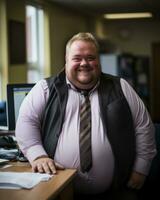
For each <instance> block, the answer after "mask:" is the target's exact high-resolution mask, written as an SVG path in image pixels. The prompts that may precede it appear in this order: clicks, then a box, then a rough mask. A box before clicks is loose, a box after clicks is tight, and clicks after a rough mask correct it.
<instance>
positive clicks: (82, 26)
mask: <svg viewBox="0 0 160 200" xmlns="http://www.w3.org/2000/svg"><path fill="white" fill-rule="evenodd" d="M50 14H51V15H50V25H51V26H50V27H51V29H50V42H51V73H52V74H55V73H57V72H58V71H59V70H60V69H62V68H63V67H64V63H65V62H64V59H65V44H66V41H67V40H68V39H69V38H70V37H71V36H72V35H73V34H75V33H77V32H83V31H87V18H85V17H84V16H80V15H78V14H77V13H74V12H71V11H67V10H66V9H64V8H61V7H57V6H52V10H51V13H50Z"/></svg>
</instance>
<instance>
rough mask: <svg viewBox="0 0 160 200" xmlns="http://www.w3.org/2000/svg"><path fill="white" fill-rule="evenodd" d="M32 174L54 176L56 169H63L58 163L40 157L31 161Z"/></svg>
mask: <svg viewBox="0 0 160 200" xmlns="http://www.w3.org/2000/svg"><path fill="white" fill-rule="evenodd" d="M31 166H32V171H33V172H40V173H47V174H56V169H64V167H63V166H62V165H60V164H58V163H55V162H54V160H53V159H51V158H49V157H47V156H41V157H38V158H37V159H35V160H34V161H32V163H31Z"/></svg>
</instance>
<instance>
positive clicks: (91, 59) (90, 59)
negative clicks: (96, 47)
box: [87, 57, 96, 61]
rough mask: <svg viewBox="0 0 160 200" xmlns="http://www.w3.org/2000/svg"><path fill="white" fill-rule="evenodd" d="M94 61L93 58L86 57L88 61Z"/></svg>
mask: <svg viewBox="0 0 160 200" xmlns="http://www.w3.org/2000/svg"><path fill="white" fill-rule="evenodd" d="M95 59H96V58H95V57H88V58H87V60H88V61H93V60H95Z"/></svg>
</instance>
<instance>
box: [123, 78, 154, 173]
mask: <svg viewBox="0 0 160 200" xmlns="http://www.w3.org/2000/svg"><path fill="white" fill-rule="evenodd" d="M121 87H122V91H123V93H124V96H125V97H126V99H127V102H128V104H129V106H130V109H131V113H132V117H133V122H134V127H135V136H136V159H135V163H134V168H133V170H134V171H137V172H139V173H142V174H144V175H147V174H148V173H149V169H150V166H151V162H152V159H153V158H154V156H155V154H156V145H155V130H154V125H153V123H152V120H151V118H150V115H149V113H148V111H147V109H146V107H145V105H144V103H143V102H142V100H141V99H140V97H139V96H138V95H137V94H136V92H135V91H134V89H133V88H132V87H131V86H130V85H129V84H128V83H127V81H125V80H124V79H121Z"/></svg>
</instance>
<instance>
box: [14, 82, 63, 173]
mask: <svg viewBox="0 0 160 200" xmlns="http://www.w3.org/2000/svg"><path fill="white" fill-rule="evenodd" d="M48 96H49V89H48V85H47V83H46V81H45V80H41V81H39V82H38V83H37V84H36V85H35V86H34V87H33V88H32V90H31V91H30V92H29V94H28V95H27V96H26V98H25V99H24V101H23V102H22V105H21V108H20V111H19V116H18V120H17V124H16V139H17V142H18V145H19V147H20V149H21V150H22V152H23V154H24V155H25V156H26V157H27V159H28V160H29V162H30V164H31V165H32V169H33V171H34V172H46V173H56V168H57V167H58V168H63V167H62V166H59V165H58V164H55V163H54V160H53V159H51V158H49V157H48V155H47V153H46V151H45V149H44V148H43V145H42V141H41V124H42V118H43V113H44V109H45V105H46V102H47V100H48Z"/></svg>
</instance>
